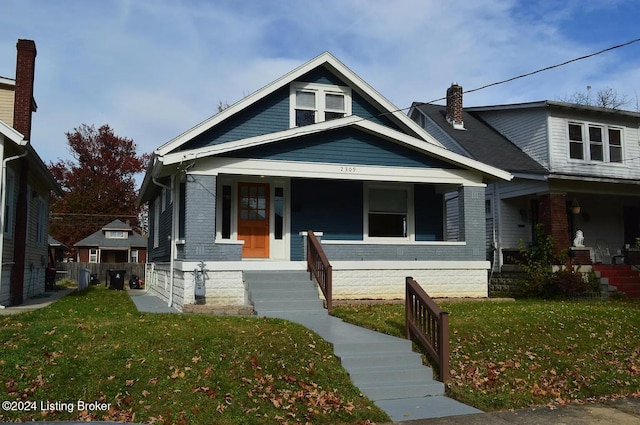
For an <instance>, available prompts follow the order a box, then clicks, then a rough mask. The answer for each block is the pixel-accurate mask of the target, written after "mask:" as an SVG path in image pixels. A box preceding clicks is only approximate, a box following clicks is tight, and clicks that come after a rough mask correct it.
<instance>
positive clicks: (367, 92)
mask: <svg viewBox="0 0 640 425" xmlns="http://www.w3.org/2000/svg"><path fill="white" fill-rule="evenodd" d="M320 68H322V69H324V70H327V71H328V72H330V73H331V74H332V75H334V76H335V77H336V78H338V79H339V80H340V81H342V82H344V84H346V85H348V86H349V87H350V88H351V89H352V90H353V91H354V92H355V93H356V94H357V95H358V96H361V97H362V98H363V99H365V100H366V101H367V102H369V103H370V104H372V105H374V106H375V107H376V109H378V110H379V114H380V115H381V116H382V115H384V116H386V117H387V118H388V119H389V120H391V121H392V122H393V123H394V124H396V125H397V126H399V127H400V128H401V129H402V130H403V131H406V132H407V133H408V134H411V135H412V136H414V137H417V138H420V139H422V140H424V141H426V142H429V143H432V144H434V145H436V146H440V143H439V142H438V141H436V140H435V139H434V138H433V137H431V135H429V134H428V133H427V132H425V131H424V130H423V129H422V128H421V127H420V126H419V125H417V124H416V123H415V122H413V121H412V120H411V119H409V117H407V116H406V115H405V114H404V113H402V111H401V110H399V109H398V108H397V107H396V106H394V105H393V104H392V103H391V102H389V101H388V100H387V99H386V98H384V96H382V95H381V94H380V93H378V92H377V91H376V90H375V89H374V88H373V87H371V86H370V85H369V84H367V83H366V82H365V81H364V80H362V79H361V78H360V77H359V76H358V75H356V74H355V73H354V72H353V71H351V70H350V69H349V68H348V67H346V66H345V65H344V64H343V63H342V62H340V61H339V60H338V59H336V58H335V57H334V56H333V55H332V54H331V53H329V52H324V53H322V54H321V55H319V56H317V57H316V58H314V59H312V60H310V61H309V62H307V63H305V64H303V65H301V66H299V67H298V68H296V69H294V70H293V71H291V72H289V73H287V74H285V75H284V76H282V77H280V78H279V79H277V80H275V81H274V82H272V83H271V84H268V85H267V86H265V87H263V88H261V89H260V90H258V91H256V92H254V93H253V94H250V95H249V96H247V97H245V98H243V99H242V100H240V101H238V102H237V103H235V104H233V105H231V106H229V107H228V108H226V109H224V110H222V111H221V112H220V113H218V114H216V115H214V116H212V117H211V118H209V119H207V120H205V121H203V122H201V123H200V124H198V125H196V126H195V127H193V128H191V129H190V130H187V131H186V132H184V133H182V134H181V135H179V136H177V137H176V138H174V139H173V140H170V141H169V142H167V143H165V144H164V145H162V146H160V147H159V148H158V149H156V151H155V152H154V153H155V154H156V155H158V156H164V155H166V154H168V153H170V152H173V151H175V150H177V149H179V148H180V147H181V146H183V145H184V144H185V143H187V142H189V141H191V140H193V139H194V138H196V137H198V136H200V135H202V134H203V133H204V132H206V131H207V130H209V129H211V128H213V127H214V126H218V125H220V124H221V123H223V122H224V121H226V120H229V119H231V118H232V117H234V116H237V114H238V113H240V112H241V111H244V110H245V109H247V108H249V107H251V106H252V105H255V104H256V103H257V102H259V101H260V100H262V99H264V98H265V97H267V96H269V95H271V94H273V93H274V92H276V91H277V90H281V89H283V88H285V87H286V88H287V90H288V86H289V84H291V83H292V82H295V81H299V80H300V79H301V78H303V80H304V79H307V80H308V79H309V78H304V77H305V76H309V75H310V74H313V72H314V71H317V70H318V69H320Z"/></svg>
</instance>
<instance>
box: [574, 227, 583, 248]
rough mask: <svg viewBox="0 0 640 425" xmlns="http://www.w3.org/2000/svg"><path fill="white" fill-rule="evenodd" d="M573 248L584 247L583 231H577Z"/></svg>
mask: <svg viewBox="0 0 640 425" xmlns="http://www.w3.org/2000/svg"><path fill="white" fill-rule="evenodd" d="M573 246H576V247H583V246H584V234H583V233H582V230H578V231H576V237H575V239H574V240H573Z"/></svg>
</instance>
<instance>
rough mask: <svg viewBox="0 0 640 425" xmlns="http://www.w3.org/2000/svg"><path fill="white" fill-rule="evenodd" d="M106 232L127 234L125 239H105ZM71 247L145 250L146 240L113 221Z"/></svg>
mask: <svg viewBox="0 0 640 425" xmlns="http://www.w3.org/2000/svg"><path fill="white" fill-rule="evenodd" d="M107 230H122V231H125V232H128V233H129V237H128V238H127V239H110V238H107V237H106V231H107ZM73 246H76V247H99V248H146V247H147V238H145V237H144V236H142V235H140V234H138V233H136V232H134V231H133V230H132V229H131V226H129V225H127V224H125V223H123V222H122V221H120V220H114V221H112V222H111V223H109V224H107V225H105V226H104V227H103V228H102V229H101V230H98V231H97V232H95V233H93V234H91V235H89V236H87V237H86V238H84V239H82V240H81V241H79V242H76V243H75V244H74V245H73Z"/></svg>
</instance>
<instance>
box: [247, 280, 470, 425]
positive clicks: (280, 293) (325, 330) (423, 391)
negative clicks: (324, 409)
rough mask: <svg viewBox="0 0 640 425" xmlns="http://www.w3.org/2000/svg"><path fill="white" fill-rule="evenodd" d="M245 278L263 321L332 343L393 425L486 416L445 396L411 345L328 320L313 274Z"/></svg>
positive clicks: (351, 375)
mask: <svg viewBox="0 0 640 425" xmlns="http://www.w3.org/2000/svg"><path fill="white" fill-rule="evenodd" d="M244 279H245V282H246V284H247V287H248V289H249V296H250V299H251V302H252V303H253V305H254V310H255V312H256V314H257V315H258V316H266V317H277V318H282V319H286V320H290V321H292V322H296V323H299V324H301V325H303V326H306V327H307V328H309V329H311V330H313V331H315V332H317V333H318V334H319V335H320V336H321V337H322V338H324V339H325V340H326V341H328V342H330V343H331V344H332V345H333V348H334V353H335V355H336V357H338V358H339V359H340V362H341V363H342V366H343V367H344V368H345V369H346V370H347V372H348V373H349V376H350V377H351V380H352V382H353V383H354V384H355V385H356V386H357V387H358V388H359V389H360V391H362V393H363V394H364V395H366V396H367V397H368V398H369V399H370V400H373V401H374V402H375V403H376V404H377V405H378V406H379V407H380V408H381V409H383V410H385V411H386V412H387V414H388V415H389V416H390V417H391V419H392V420H393V421H406V420H413V419H426V418H437V417H443V416H457V415H466V414H472V413H479V412H480V411H479V410H477V409H474V408H472V407H469V406H467V405H464V404H462V403H459V402H457V401H455V400H452V399H450V398H447V397H446V396H445V395H444V384H443V383H442V382H438V381H436V380H434V379H433V372H432V370H431V369H430V368H429V367H426V366H424V365H423V364H422V358H421V356H420V354H418V353H416V352H413V351H412V343H411V341H409V340H406V339H402V338H396V337H393V336H390V335H385V334H381V333H378V332H374V331H370V330H368V329H365V328H361V327H359V326H354V325H351V324H349V323H345V322H343V321H342V320H341V319H338V318H337V317H333V316H330V315H328V314H327V310H326V309H325V308H324V307H323V302H322V300H321V299H320V296H319V292H318V288H317V286H316V285H315V284H314V283H312V281H310V280H309V274H308V273H307V272H300V271H281V272H280V271H278V272H275V271H264V272H262V271H251V272H245V275H244Z"/></svg>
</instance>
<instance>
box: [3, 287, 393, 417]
mask: <svg viewBox="0 0 640 425" xmlns="http://www.w3.org/2000/svg"><path fill="white" fill-rule="evenodd" d="M0 341H2V345H1V347H0V349H1V350H2V354H1V355H0V384H1V385H2V387H1V391H2V392H3V395H2V397H0V399H2V400H6V401H10V402H12V401H13V402H14V403H10V404H7V405H5V404H3V408H2V410H0V421H16V420H22V421H30V420H50V421H59V420H70V419H75V420H88V419H92V420H122V421H130V422H134V421H135V422H145V423H160V424H211V423H216V424H238V423H243V424H274V423H290V424H291V423H307V422H309V423H314V424H323V423H324V424H336V423H343V424H357V423H367V421H368V420H371V421H376V422H384V421H387V420H388V418H387V416H386V414H385V413H384V412H382V411H381V410H379V409H378V408H377V407H375V406H374V405H373V404H372V403H371V402H370V401H368V400H367V399H366V398H365V397H363V396H362V395H361V394H360V393H359V391H358V389H357V388H356V387H354V386H353V385H352V384H351V382H350V380H349V377H348V375H347V373H346V372H345V371H344V369H343V368H342V367H341V366H340V363H339V361H338V360H337V359H336V358H335V357H334V356H333V353H332V350H331V346H330V345H329V344H328V343H327V342H326V341H324V340H322V339H321V338H320V337H318V335H317V334H315V333H313V332H311V331H309V330H308V329H306V328H304V327H302V326H299V325H296V324H293V323H290V322H286V321H283V320H276V319H269V320H267V319H258V318H253V317H252V318H241V317H206V316H196V315H178V314H172V315H169V314H166V315H163V314H144V313H139V312H138V311H137V310H136V309H135V306H134V305H133V303H132V302H131V300H130V298H129V296H128V295H127V294H126V293H125V292H123V291H110V290H107V289H105V288H104V287H91V288H89V289H87V290H85V291H84V292H82V293H75V294H72V295H68V296H67V297H65V298H63V299H61V300H59V301H57V302H55V303H54V304H53V305H51V306H50V307H48V308H45V309H42V310H39V311H36V312H33V313H25V314H21V315H16V316H6V317H2V316H0ZM18 401H20V403H18ZM96 401H97V402H98V403H99V404H94V405H91V406H88V407H90V409H89V410H85V411H78V407H87V406H82V404H81V403H79V402H86V403H91V402H96ZM103 407H108V410H106V411H104V410H100V409H101V408H103ZM53 410H57V411H53Z"/></svg>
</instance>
